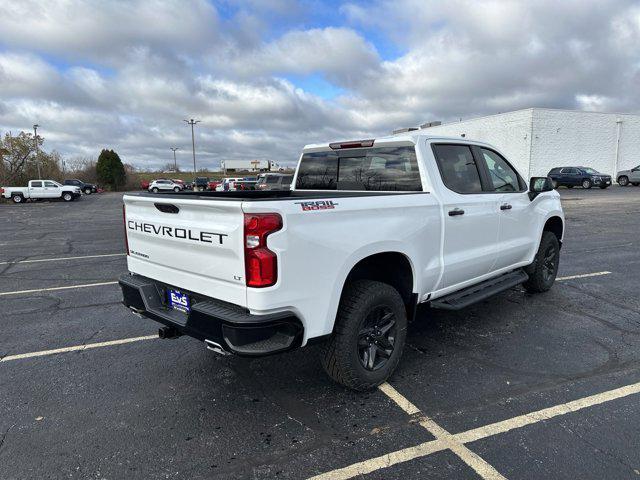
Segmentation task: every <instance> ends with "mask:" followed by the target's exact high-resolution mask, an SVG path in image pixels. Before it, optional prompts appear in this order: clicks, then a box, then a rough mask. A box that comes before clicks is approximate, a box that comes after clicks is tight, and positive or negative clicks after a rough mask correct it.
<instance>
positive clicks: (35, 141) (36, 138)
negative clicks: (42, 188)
mask: <svg viewBox="0 0 640 480" xmlns="http://www.w3.org/2000/svg"><path fill="white" fill-rule="evenodd" d="M38 127H40V125H38V124H35V125H34V126H33V142H34V143H35V146H36V167H38V180H40V179H41V175H40V160H39V159H38Z"/></svg>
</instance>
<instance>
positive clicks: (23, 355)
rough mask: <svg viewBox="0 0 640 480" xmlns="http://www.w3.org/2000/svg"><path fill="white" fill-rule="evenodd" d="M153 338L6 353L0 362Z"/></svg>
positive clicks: (145, 337) (123, 339)
mask: <svg viewBox="0 0 640 480" xmlns="http://www.w3.org/2000/svg"><path fill="white" fill-rule="evenodd" d="M154 338H158V335H147V336H144V337H132V338H122V339H120V340H110V341H108V342H98V343H87V344H84V345H74V346H72V347H63V348H55V349H53V350H41V351H39V352H30V353H20V354H18V355H7V356H6V357H2V358H0V363H4V362H10V361H12V360H24V359H25V358H33V357H45V356H47V355H56V354H59V353H68V352H79V351H82V350H89V349H92V348H101V347H112V346H114V345H124V344H127V343H133V342H141V341H143V340H153V339H154Z"/></svg>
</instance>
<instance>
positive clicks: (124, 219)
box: [122, 204, 129, 255]
mask: <svg viewBox="0 0 640 480" xmlns="http://www.w3.org/2000/svg"><path fill="white" fill-rule="evenodd" d="M122 223H123V224H124V246H125V247H126V249H127V255H129V236H128V235H127V207H126V206H125V205H124V204H123V205H122Z"/></svg>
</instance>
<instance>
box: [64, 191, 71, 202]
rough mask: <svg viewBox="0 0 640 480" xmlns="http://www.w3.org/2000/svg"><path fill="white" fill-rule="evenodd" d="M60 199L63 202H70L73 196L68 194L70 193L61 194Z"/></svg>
mask: <svg viewBox="0 0 640 480" xmlns="http://www.w3.org/2000/svg"><path fill="white" fill-rule="evenodd" d="M62 199H63V200H64V201H65V202H70V201H71V200H73V195H72V194H70V193H63V194H62Z"/></svg>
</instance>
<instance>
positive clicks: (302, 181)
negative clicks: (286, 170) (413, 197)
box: [295, 146, 423, 192]
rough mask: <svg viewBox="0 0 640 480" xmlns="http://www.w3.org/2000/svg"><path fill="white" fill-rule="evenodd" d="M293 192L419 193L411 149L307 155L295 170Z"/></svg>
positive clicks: (419, 188)
mask: <svg viewBox="0 0 640 480" xmlns="http://www.w3.org/2000/svg"><path fill="white" fill-rule="evenodd" d="M295 188H296V190H351V191H403V192H422V191H423V189H422V182H421V180H420V172H419V170H418V161H417V158H416V152H415V147H414V146H390V147H371V148H350V149H339V150H327V151H321V152H308V153H304V154H303V155H302V159H301V160H300V165H299V167H298V176H297V179H296V186H295Z"/></svg>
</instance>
